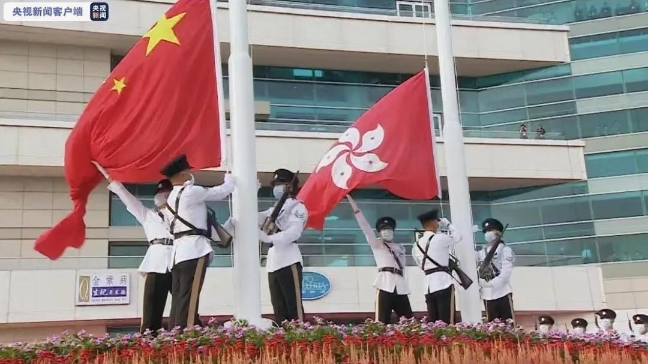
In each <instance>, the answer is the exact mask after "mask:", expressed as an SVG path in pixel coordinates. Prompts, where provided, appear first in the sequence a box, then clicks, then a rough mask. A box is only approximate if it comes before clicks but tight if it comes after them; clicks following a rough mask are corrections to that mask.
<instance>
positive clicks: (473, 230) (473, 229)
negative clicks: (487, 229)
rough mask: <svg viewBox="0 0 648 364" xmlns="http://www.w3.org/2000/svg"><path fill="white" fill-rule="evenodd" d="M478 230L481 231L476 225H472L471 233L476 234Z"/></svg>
mask: <svg viewBox="0 0 648 364" xmlns="http://www.w3.org/2000/svg"><path fill="white" fill-rule="evenodd" d="M480 230H481V228H480V227H479V226H478V225H473V226H472V232H473V233H476V232H478V231H480Z"/></svg>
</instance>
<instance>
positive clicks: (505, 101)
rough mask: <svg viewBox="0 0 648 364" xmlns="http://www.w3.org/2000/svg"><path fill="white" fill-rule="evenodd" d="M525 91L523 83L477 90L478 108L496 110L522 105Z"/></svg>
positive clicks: (485, 110) (524, 103)
mask: <svg viewBox="0 0 648 364" xmlns="http://www.w3.org/2000/svg"><path fill="white" fill-rule="evenodd" d="M525 105H526V92H525V86H524V84H521V85H511V86H502V87H494V88H490V89H486V90H482V91H479V110H480V111H481V112H488V111H496V110H502V109H512V108H516V107H524V106H525Z"/></svg>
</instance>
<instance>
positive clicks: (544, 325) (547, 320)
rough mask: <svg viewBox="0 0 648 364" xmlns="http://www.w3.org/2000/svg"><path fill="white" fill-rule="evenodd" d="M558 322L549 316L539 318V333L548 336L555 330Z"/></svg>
mask: <svg viewBox="0 0 648 364" xmlns="http://www.w3.org/2000/svg"><path fill="white" fill-rule="evenodd" d="M555 323H556V321H555V320H554V319H553V317H551V316H549V315H542V316H540V317H539V318H538V332H539V333H540V334H543V335H547V334H548V333H549V332H551V330H552V329H553V325H554V324H555Z"/></svg>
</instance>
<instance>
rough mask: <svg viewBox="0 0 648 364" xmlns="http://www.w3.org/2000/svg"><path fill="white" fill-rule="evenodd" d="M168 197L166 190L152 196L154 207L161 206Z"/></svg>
mask: <svg viewBox="0 0 648 364" xmlns="http://www.w3.org/2000/svg"><path fill="white" fill-rule="evenodd" d="M168 197H169V193H168V192H160V193H158V194H157V195H155V196H154V197H153V203H155V206H156V207H162V206H164V205H165V204H166V202H167V198H168Z"/></svg>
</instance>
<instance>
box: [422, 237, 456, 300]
mask: <svg viewBox="0 0 648 364" xmlns="http://www.w3.org/2000/svg"><path fill="white" fill-rule="evenodd" d="M448 229H449V231H450V234H443V233H438V234H435V233H433V232H431V231H426V232H425V233H424V234H423V236H422V237H421V238H420V239H419V240H418V241H417V242H416V244H414V245H413V246H412V256H413V257H414V261H415V262H416V265H418V267H419V268H421V269H422V270H424V271H425V270H428V269H433V268H437V266H436V265H434V263H432V262H431V261H430V260H429V259H424V257H425V254H423V251H425V252H426V253H427V256H429V257H430V258H432V259H434V260H435V261H436V262H437V263H439V264H441V265H442V266H444V267H447V266H448V264H449V263H450V247H451V246H453V245H455V244H457V243H459V242H460V241H461V239H462V237H461V234H460V233H459V231H458V230H456V229H455V228H454V226H452V225H450V226H448ZM428 241H429V242H430V244H429V246H428ZM426 246H428V248H427V251H426V250H425V248H426ZM419 247H420V248H419ZM421 250H423V251H421ZM452 284H453V279H452V276H451V275H450V274H448V273H446V272H435V273H432V274H429V275H427V276H425V286H424V287H425V293H426V294H427V293H433V292H437V291H440V290H443V289H446V288H448V287H450V285H452Z"/></svg>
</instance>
